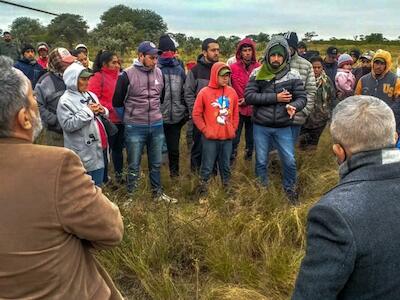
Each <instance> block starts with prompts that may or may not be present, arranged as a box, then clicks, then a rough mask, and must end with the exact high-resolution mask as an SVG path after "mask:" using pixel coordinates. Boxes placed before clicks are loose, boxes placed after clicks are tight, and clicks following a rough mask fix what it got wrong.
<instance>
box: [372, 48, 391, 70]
mask: <svg viewBox="0 0 400 300" xmlns="http://www.w3.org/2000/svg"><path fill="white" fill-rule="evenodd" d="M375 60H384V61H385V62H386V68H385V71H384V72H383V73H382V75H381V76H384V75H386V74H387V73H388V72H389V71H390V70H391V69H392V55H391V54H390V52H388V51H385V50H382V49H379V50H377V51H376V53H375V55H374V57H373V59H372V64H373V63H374V61H375ZM371 72H372V74H373V75H374V76H375V73H374V68H372V71H371Z"/></svg>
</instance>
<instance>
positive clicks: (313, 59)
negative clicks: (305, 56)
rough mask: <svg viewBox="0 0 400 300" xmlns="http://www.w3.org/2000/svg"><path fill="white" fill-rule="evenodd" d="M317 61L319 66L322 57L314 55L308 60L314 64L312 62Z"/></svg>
mask: <svg viewBox="0 0 400 300" xmlns="http://www.w3.org/2000/svg"><path fill="white" fill-rule="evenodd" d="M317 61H319V62H320V63H321V64H322V63H323V62H324V60H323V59H322V57H321V56H319V55H315V56H313V57H311V58H310V63H314V62H317Z"/></svg>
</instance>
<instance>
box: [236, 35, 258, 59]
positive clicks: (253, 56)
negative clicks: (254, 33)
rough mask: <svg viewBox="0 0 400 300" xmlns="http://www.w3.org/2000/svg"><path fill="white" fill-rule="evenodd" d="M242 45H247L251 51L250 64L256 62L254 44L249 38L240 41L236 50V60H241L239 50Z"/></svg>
mask: <svg viewBox="0 0 400 300" xmlns="http://www.w3.org/2000/svg"><path fill="white" fill-rule="evenodd" d="M243 45H249V46H250V47H251V48H252V49H253V55H252V57H251V62H256V61H257V57H256V43H255V42H254V41H253V40H252V39H251V38H244V39H243V40H241V41H240V42H239V44H238V46H237V48H236V59H237V60H240V59H241V53H240V52H241V50H242V47H243Z"/></svg>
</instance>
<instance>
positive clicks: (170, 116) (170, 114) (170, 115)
mask: <svg viewBox="0 0 400 300" xmlns="http://www.w3.org/2000/svg"><path fill="white" fill-rule="evenodd" d="M168 81H169V93H170V94H171V100H170V104H171V110H170V113H169V119H170V122H171V123H173V121H172V116H173V112H172V108H173V99H172V85H171V73H170V70H168Z"/></svg>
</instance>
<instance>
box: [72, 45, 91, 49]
mask: <svg viewBox="0 0 400 300" xmlns="http://www.w3.org/2000/svg"><path fill="white" fill-rule="evenodd" d="M79 48H84V49H86V50H87V49H88V48H87V47H86V45H85V44H78V45H76V47H75V50H77V49H79Z"/></svg>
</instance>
